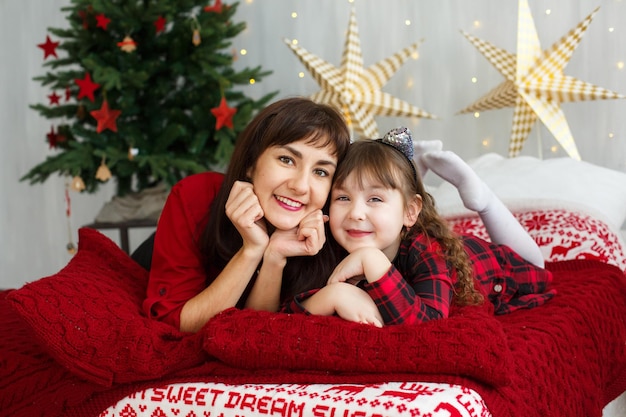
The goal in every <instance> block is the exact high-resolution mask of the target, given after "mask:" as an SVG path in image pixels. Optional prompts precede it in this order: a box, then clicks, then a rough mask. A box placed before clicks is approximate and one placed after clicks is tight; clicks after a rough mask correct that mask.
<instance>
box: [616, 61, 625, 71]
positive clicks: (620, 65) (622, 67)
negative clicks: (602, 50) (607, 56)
mask: <svg viewBox="0 0 626 417" xmlns="http://www.w3.org/2000/svg"><path fill="white" fill-rule="evenodd" d="M616 66H617V69H620V70H622V69H624V61H618V62H617V64H616Z"/></svg>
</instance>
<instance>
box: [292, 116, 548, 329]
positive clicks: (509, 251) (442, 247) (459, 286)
mask: <svg viewBox="0 0 626 417" xmlns="http://www.w3.org/2000/svg"><path fill="white" fill-rule="evenodd" d="M412 159H413V141H412V138H411V134H410V132H409V131H408V130H407V129H405V128H400V129H395V130H392V131H391V132H389V133H388V134H387V135H386V136H385V137H384V138H383V139H380V140H362V141H357V142H355V143H353V144H352V145H351V146H350V149H349V151H348V154H347V156H346V158H345V159H344V161H343V162H342V165H341V166H340V168H339V169H338V170H337V172H336V175H335V180H334V183H333V188H332V190H331V204H330V212H329V215H330V220H329V225H330V229H331V233H332V237H333V238H334V240H335V241H336V242H337V243H338V244H339V245H340V246H341V247H342V248H343V250H344V251H345V252H347V256H346V257H345V258H344V259H343V261H341V262H340V263H339V265H338V266H337V267H336V268H335V270H334V272H333V273H332V274H331V276H330V278H329V280H328V285H326V286H325V287H323V288H321V289H319V290H317V291H316V290H313V291H309V292H307V293H304V294H301V295H299V296H297V297H295V298H294V300H293V301H292V302H291V303H290V304H289V305H287V306H285V311H294V312H295V311H305V312H308V313H310V314H321V315H330V314H338V315H339V316H341V317H343V318H345V319H347V320H351V321H358V322H363V323H369V324H373V325H376V326H382V325H383V324H399V323H419V322H424V321H428V320H433V319H439V318H445V317H448V315H449V313H450V307H451V305H452V303H457V304H458V305H476V304H480V303H481V302H482V301H483V300H484V298H486V299H487V300H488V301H490V302H491V303H492V304H493V305H494V310H495V313H496V314H504V313H508V312H511V311H514V310H516V309H519V308H532V307H535V306H538V305H541V304H543V303H545V302H546V301H547V300H549V299H550V298H552V297H553V296H554V291H552V290H549V289H548V285H549V284H550V282H551V279H552V275H551V273H550V272H549V271H547V270H545V269H543V265H544V264H543V259H542V257H541V252H540V251H539V248H538V247H537V245H536V244H535V242H534V241H533V240H532V238H530V236H529V235H528V234H527V233H526V232H525V231H524V229H523V228H522V227H521V225H520V224H519V223H518V222H517V221H516V220H515V218H514V217H513V215H512V214H511V213H510V212H509V211H508V209H506V207H505V206H504V205H503V204H502V203H501V202H500V200H498V199H497V197H496V196H495V195H494V194H493V193H492V192H491V190H489V188H488V187H487V186H486V185H485V184H484V183H483V182H482V180H480V178H479V177H478V176H477V175H476V174H475V173H474V172H473V171H472V169H471V168H470V167H469V166H468V165H466V164H465V163H464V162H463V161H462V160H461V158H459V157H458V156H457V155H455V154H454V153H451V152H442V151H434V152H427V153H425V154H424V155H422V156H421V159H420V162H421V165H422V168H430V169H432V170H433V171H434V172H436V173H437V174H439V175H440V176H442V177H443V178H444V179H446V180H448V181H450V182H451V183H452V184H454V185H455V186H456V187H457V188H458V189H459V193H460V195H461V197H462V200H463V202H464V204H465V205H466V206H467V207H468V208H470V209H473V210H476V211H477V212H478V213H479V215H480V216H481V218H482V219H483V222H484V223H485V226H486V228H487V230H488V231H489V233H490V236H491V238H492V239H493V243H489V242H486V241H484V240H482V239H479V238H477V237H474V236H469V235H468V236H462V237H461V236H456V235H455V234H453V233H452V232H451V230H450V229H449V228H448V226H447V224H446V221H445V220H444V219H443V218H441V217H440V216H439V214H438V213H437V211H436V209H435V202H434V201H433V198H432V197H431V196H430V195H429V194H428V193H427V192H426V191H425V189H424V186H423V184H422V182H421V181H420V177H419V175H418V172H417V169H416V167H415V165H414V163H413V162H412ZM507 245H510V246H507ZM520 254H522V256H520ZM356 283H358V285H356V286H355V285H352V284H356Z"/></svg>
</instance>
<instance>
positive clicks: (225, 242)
mask: <svg viewBox="0 0 626 417" xmlns="http://www.w3.org/2000/svg"><path fill="white" fill-rule="evenodd" d="M300 140H306V142H307V143H309V144H312V145H314V146H316V147H318V148H324V147H326V146H330V147H331V148H332V150H333V155H334V156H336V157H337V160H338V161H341V160H342V159H343V157H344V156H345V154H346V152H347V149H348V146H349V144H350V132H349V130H348V127H347V125H346V123H345V120H344V119H343V116H342V115H341V113H339V112H338V111H337V110H335V109H334V108H333V107H330V106H328V105H324V104H319V103H315V102H314V101H312V100H310V99H308V98H303V97H293V98H286V99H283V100H279V101H277V102H275V103H273V104H270V105H269V106H267V107H265V108H264V109H263V110H261V111H260V112H259V113H258V114H257V115H256V116H255V117H254V118H253V119H252V121H251V122H250V123H249V124H248V125H247V127H246V128H245V129H244V130H243V132H241V134H240V135H239V137H238V138H237V143H236V144H235V149H234V151H233V155H232V157H231V160H230V164H229V166H228V168H227V170H226V173H225V176H224V182H223V184H222V186H221V188H220V190H219V192H218V193H217V195H216V197H215V199H214V200H213V203H212V204H211V207H210V208H209V211H208V212H207V223H206V227H205V228H204V230H202V231H201V232H200V233H201V234H200V239H199V249H200V253H201V256H202V259H203V265H204V268H205V271H206V273H207V281H208V282H207V285H208V284H210V282H211V281H212V280H213V279H215V277H216V276H217V275H218V274H219V272H220V271H221V270H222V269H224V267H225V266H226V264H227V263H228V261H229V260H230V259H231V258H232V257H233V255H234V254H235V253H236V252H237V251H238V250H239V249H240V248H241V246H242V245H243V240H242V238H241V235H240V234H239V232H238V231H237V229H236V228H235V226H234V225H233V223H232V222H231V221H230V219H229V218H228V216H226V209H225V207H226V201H227V200H228V196H229V195H230V191H231V189H232V187H233V184H234V183H235V181H245V180H247V176H248V175H247V173H248V170H249V169H250V168H251V167H254V165H255V164H256V162H257V160H258V159H259V157H260V155H261V154H262V153H263V152H264V151H265V150H266V149H268V148H270V147H273V146H282V145H287V144H289V143H293V142H296V141H300ZM327 233H328V231H327ZM328 246H329V245H324V247H323V248H322V250H321V251H320V252H319V253H318V254H317V255H316V256H302V257H292V258H288V260H287V264H286V266H285V269H284V271H283V280H282V283H283V284H282V290H281V298H282V299H283V300H284V299H286V298H288V297H291V296H293V295H295V294H298V293H300V292H302V291H304V290H306V289H309V288H320V287H322V286H324V284H325V282H326V280H327V279H328V276H330V272H331V271H332V269H333V267H334V266H335V265H336V262H337V261H336V256H335V254H334V252H333V251H332V250H331V249H330V248H329V247H328ZM246 296H247V293H246V294H244V296H243V297H242V298H241V300H240V301H243V300H245V298H246Z"/></svg>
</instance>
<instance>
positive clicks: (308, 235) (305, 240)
mask: <svg viewBox="0 0 626 417" xmlns="http://www.w3.org/2000/svg"><path fill="white" fill-rule="evenodd" d="M327 220H328V216H324V215H323V214H322V210H315V211H314V212H312V213H310V214H308V215H307V216H306V217H305V218H304V219H302V221H301V222H300V224H299V225H298V227H296V228H294V229H291V230H278V229H277V230H275V231H274V233H272V236H271V238H270V243H269V246H268V249H267V251H266V252H270V253H271V254H272V256H275V257H278V258H280V257H282V258H289V257H292V256H313V255H315V254H317V253H318V252H319V251H320V249H322V247H323V246H324V243H325V242H326V233H325V232H324V222H326V221H327Z"/></svg>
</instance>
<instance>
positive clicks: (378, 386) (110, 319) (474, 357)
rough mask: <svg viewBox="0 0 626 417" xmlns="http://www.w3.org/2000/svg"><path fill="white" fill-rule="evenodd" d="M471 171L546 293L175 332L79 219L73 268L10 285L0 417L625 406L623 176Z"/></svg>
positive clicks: (274, 317)
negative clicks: (501, 209)
mask: <svg viewBox="0 0 626 417" xmlns="http://www.w3.org/2000/svg"><path fill="white" fill-rule="evenodd" d="M472 166H473V167H474V169H475V170H476V171H477V172H478V173H479V175H480V176H481V177H483V179H484V180H485V181H486V182H487V183H488V184H489V185H490V186H491V187H492V188H493V189H494V191H495V192H496V193H497V194H498V195H500V197H501V198H502V199H503V201H504V202H505V203H506V204H507V205H508V206H509V207H510V208H511V209H512V211H513V212H514V214H515V215H516V216H517V217H518V219H519V220H520V222H521V223H522V225H524V227H526V228H527V230H529V233H531V235H532V236H533V237H534V238H535V240H536V241H537V243H538V244H539V245H540V247H541V249H542V251H543V253H544V255H545V257H546V259H547V261H548V262H547V265H546V267H547V268H549V269H550V270H551V271H553V274H554V287H555V288H556V290H557V296H556V297H555V298H554V299H553V300H551V301H550V302H549V303H547V304H546V305H544V306H541V307H539V308H536V309H531V310H521V311H517V312H514V313H512V314H508V315H503V316H494V315H493V314H492V311H491V310H490V308H489V307H488V306H480V307H462V308H455V309H454V310H453V311H452V314H451V316H450V318H448V319H446V320H439V321H435V322H429V323H425V324H421V325H417V326H408V325H400V326H389V327H385V328H382V329H377V328H373V327H370V326H366V325H361V324H357V323H349V322H345V321H343V320H341V319H339V318H337V317H306V316H303V315H287V314H277V313H268V312H253V311H246V310H236V309H229V310H226V311H224V312H223V313H221V314H219V315H218V316H216V317H215V318H214V319H212V320H211V321H210V322H209V323H208V324H207V326H205V327H204V328H203V329H202V330H201V331H200V332H198V333H196V334H188V333H181V332H178V331H177V330H176V329H174V328H171V327H170V326H167V325H165V324H163V323H158V322H154V321H151V320H148V319H147V318H145V317H144V316H143V315H142V314H141V309H140V302H141V300H142V299H143V294H144V291H145V286H146V281H147V272H146V271H145V270H144V269H142V268H141V267H140V266H139V265H138V264H137V263H135V262H134V261H133V260H132V259H131V258H130V257H129V256H128V255H126V254H125V253H124V252H123V251H122V250H121V249H119V247H118V246H117V245H116V244H115V243H114V242H112V241H111V240H109V239H108V238H107V237H106V236H105V235H103V234H101V233H100V232H98V231H96V230H93V229H89V228H83V229H81V230H80V231H79V245H78V252H77V254H76V255H75V256H74V258H73V259H72V260H71V261H70V262H69V263H68V265H67V266H66V267H65V268H63V269H62V270H61V271H59V272H58V273H56V274H54V275H52V276H49V277H44V278H40V279H37V280H35V281H33V282H31V283H28V284H26V285H24V286H23V287H21V288H18V289H13V290H7V291H4V292H2V293H0V322H1V323H2V327H1V328H2V329H3V333H4V336H3V338H0V364H1V366H0V415H3V416H4V415H7V416H9V415H10V416H29V417H32V416H82V417H85V416H87V417H88V416H94V417H112V416H116V417H131V416H137V417H144V416H146V417H147V416H150V417H157V416H162V417H170V416H184V417H192V416H194V417H200V416H211V417H219V416H223V417H229V416H231V417H235V416H236V417H253V416H263V417H267V416H324V417H326V416H328V417H348V416H363V417H365V416H368V417H369V416H372V417H373V416H411V417H422V416H424V417H425V416H431V417H443V416H445V417H459V416H463V417H468V416H477V417H478V416H480V417H488V416H493V417H514V416H521V415H523V416H568V417H577V416H579V417H593V416H602V415H604V416H605V417H617V416H623V415H625V413H626V395H625V394H624V393H625V392H626V276H625V272H624V271H625V270H626V245H625V244H624V235H623V232H624V230H620V226H622V225H623V224H624V220H626V174H624V173H620V172H616V171H611V170H608V169H605V168H601V167H598V166H595V165H592V164H588V163H585V162H579V161H574V160H572V159H569V158H557V159H552V160H538V159H536V158H531V157H518V158H513V159H507V158H503V157H500V156H498V155H495V154H488V155H484V156H482V157H480V158H477V159H476V160H474V161H472ZM427 179H428V177H427ZM429 189H430V191H431V193H432V194H433V195H434V196H435V199H436V201H437V203H438V206H439V209H440V211H441V212H442V213H443V214H444V215H445V216H446V217H447V218H448V219H449V221H450V222H451V224H452V226H453V227H454V228H455V229H456V230H459V231H464V232H470V233H475V234H478V235H481V236H483V237H485V232H484V228H483V227H482V225H481V223H480V221H479V220H478V218H477V217H476V216H475V215H473V214H472V213H471V212H467V211H465V210H463V208H462V206H461V205H460V201H459V200H458V197H457V195H456V192H455V190H454V189H452V187H450V186H449V185H448V184H445V183H444V184H435V183H434V184H432V185H431V186H430V188H429Z"/></svg>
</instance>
